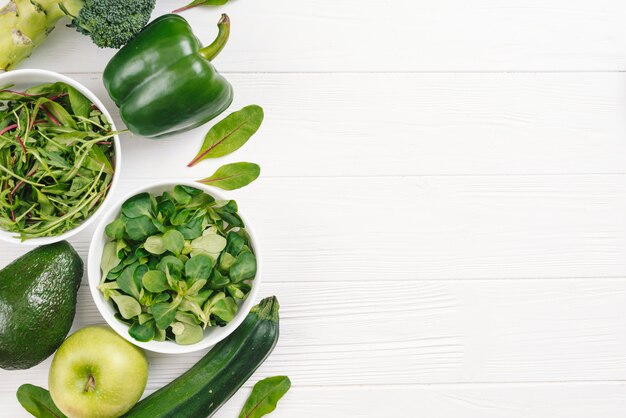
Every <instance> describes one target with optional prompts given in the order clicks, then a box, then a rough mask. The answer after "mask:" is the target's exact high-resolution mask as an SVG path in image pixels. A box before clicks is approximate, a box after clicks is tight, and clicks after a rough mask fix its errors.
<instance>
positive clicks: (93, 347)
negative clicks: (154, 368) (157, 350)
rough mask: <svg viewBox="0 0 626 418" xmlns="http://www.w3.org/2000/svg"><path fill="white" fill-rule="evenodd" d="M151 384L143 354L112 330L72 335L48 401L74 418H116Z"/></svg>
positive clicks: (58, 358)
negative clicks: (50, 399) (51, 401)
mask: <svg viewBox="0 0 626 418" xmlns="http://www.w3.org/2000/svg"><path fill="white" fill-rule="evenodd" d="M147 381H148V360H147V359H146V355H145V354H144V352H143V351H142V350H141V349H140V348H138V347H135V346H134V345H132V344H131V343H129V342H128V341H126V340H125V339H123V338H122V337H120V336H119V335H117V334H116V333H115V331H113V330H112V329H110V328H105V327H89V328H83V329H81V330H80V331H78V332H76V333H74V334H72V335H71V336H70V337H69V338H68V339H67V340H65V342H64V343H63V344H62V345H61V347H59V350H58V351H57V352H56V354H55V355H54V359H53V360H52V365H51V366H50V375H49V376H48V386H49V388H50V395H51V396H52V400H53V401H54V403H55V404H56V406H57V407H58V408H59V409H60V410H61V411H62V412H63V413H64V414H65V415H67V416H68V417H70V418H116V417H119V416H121V415H123V414H124V413H126V412H127V411H128V410H129V409H131V408H132V407H133V406H134V405H135V404H136V403H137V401H139V399H140V398H141V395H142V394H143V391H144V390H145V388H146V383H147Z"/></svg>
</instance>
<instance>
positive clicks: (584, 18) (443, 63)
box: [24, 0, 626, 87]
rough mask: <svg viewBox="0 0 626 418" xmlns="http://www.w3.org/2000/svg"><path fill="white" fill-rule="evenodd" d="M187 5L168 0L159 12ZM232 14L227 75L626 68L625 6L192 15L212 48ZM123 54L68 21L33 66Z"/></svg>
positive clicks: (307, 8)
mask: <svg viewBox="0 0 626 418" xmlns="http://www.w3.org/2000/svg"><path fill="white" fill-rule="evenodd" d="M185 3H187V0H176V1H167V2H166V1H159V2H158V5H157V10H156V11H155V13H154V16H157V15H160V14H163V13H166V12H168V11H170V10H171V9H172V8H174V7H177V6H181V5H183V4H185ZM222 11H226V12H228V13H229V14H230V16H231V18H232V21H233V31H232V37H231V41H230V43H229V45H228V48H227V49H226V50H225V51H224V52H223V53H222V55H221V56H220V57H219V58H218V59H217V60H216V64H217V66H218V68H220V69H221V70H222V71H238V72H259V71H263V72H303V71H304V72H320V71H321V72H328V71H349V72H363V71H402V72H405V71H485V70H487V71H572V70H576V71H583V70H584V71H619V70H624V69H626V52H625V50H624V48H623V45H624V44H625V43H626V27H625V26H624V25H623V20H622V17H623V11H624V9H623V2H622V1H620V0H598V1H594V2H589V1H585V0H548V1H546V0H475V1H472V2H467V1H465V0H440V1H429V2H415V1H412V0H397V1H394V2H391V3H390V2H371V1H369V2H363V1H359V0H343V1H341V2H337V1H333V0H313V1H308V2H305V3H302V2H294V1H291V0H275V1H272V2H239V1H233V2H231V3H230V4H228V5H226V6H224V7H222V8H218V9H208V8H207V9H202V8H198V9H196V10H194V11H193V12H192V11H189V12H187V13H185V14H184V16H185V17H187V18H188V19H189V20H190V21H191V23H192V25H193V27H194V28H195V31H196V33H197V35H198V36H199V37H200V38H201V40H202V41H203V42H205V43H207V42H209V41H210V40H211V38H212V37H213V36H215V32H216V30H215V26H214V24H215V23H216V22H217V19H218V16H219V13H220V12H222ZM113 52H114V51H113V50H100V49H98V48H97V47H95V46H94V45H92V44H91V43H90V40H89V39H88V38H85V37H83V36H81V35H79V34H77V33H75V32H74V31H73V30H72V29H68V28H64V27H63V25H58V27H57V29H56V30H55V31H54V32H53V33H52V35H51V36H50V39H49V40H47V41H46V44H45V46H43V47H41V48H39V49H38V50H37V51H36V52H35V54H34V55H33V57H32V58H31V59H30V60H29V61H28V62H27V63H25V64H24V67H25V68H26V67H29V68H47V69H54V70H58V71H65V72H68V71H70V72H73V71H77V68H79V69H80V71H98V72H99V71H102V69H103V68H104V66H105V65H106V62H107V61H108V59H109V58H110V57H111V56H112V55H113ZM77 63H80V65H78V66H77ZM364 87H365V86H364Z"/></svg>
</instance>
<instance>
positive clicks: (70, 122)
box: [39, 97, 78, 129]
mask: <svg viewBox="0 0 626 418" xmlns="http://www.w3.org/2000/svg"><path fill="white" fill-rule="evenodd" d="M39 100H41V101H42V104H41V108H42V109H43V110H44V111H45V113H46V114H47V115H48V119H50V121H51V122H52V123H54V122H55V121H56V123H54V124H55V125H56V124H57V123H60V124H61V125H63V126H69V127H70V128H73V129H78V125H76V122H75V121H74V118H73V117H72V115H70V114H69V112H68V111H67V110H65V108H64V107H63V106H61V105H60V104H58V103H57V102H53V101H52V100H49V99H46V98H45V97H41V98H40V99H39Z"/></svg>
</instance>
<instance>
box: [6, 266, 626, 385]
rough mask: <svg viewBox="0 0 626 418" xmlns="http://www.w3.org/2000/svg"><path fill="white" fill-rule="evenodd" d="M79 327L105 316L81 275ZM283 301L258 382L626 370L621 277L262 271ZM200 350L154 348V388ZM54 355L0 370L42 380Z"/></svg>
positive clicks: (570, 376) (490, 379) (430, 379)
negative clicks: (414, 277) (306, 278)
mask: <svg viewBox="0 0 626 418" xmlns="http://www.w3.org/2000/svg"><path fill="white" fill-rule="evenodd" d="M79 292H80V301H79V304H78V313H77V317H76V322H75V328H82V327H84V326H86V325H92V324H100V323H103V320H102V318H101V316H100V314H99V313H98V311H97V309H96V308H95V305H94V304H93V301H92V300H91V295H90V293H89V291H88V288H87V287H82V288H81V290H80V291H79ZM272 294H275V295H277V297H278V298H279V301H280V302H281V339H280V341H279V344H278V346H277V348H276V350H275V351H274V353H273V354H272V356H271V357H270V358H269V359H268V360H267V362H266V363H265V364H264V365H263V366H262V367H261V368H260V369H259V371H258V373H257V374H256V376H255V377H253V379H252V381H251V382H255V381H256V380H258V379H260V378H262V377H263V376H273V375H280V374H288V375H290V376H291V377H292V378H293V380H294V381H295V382H296V383H297V385H298V386H328V385H331V386H332V385H340V386H345V385H385V384H396V385H397V384H433V383H436V384H443V383H456V382H466V383H485V382H487V383H498V382H505V383H506V382H565V381H571V382H576V381H605V380H619V381H624V380H626V353H625V352H624V350H623V347H624V344H626V331H625V330H624V326H623V318H624V316H625V315H626V280H624V279H595V280H591V279H572V280H484V281H446V282H430V281H416V282H398V281H393V280H389V279H387V278H384V277H383V278H381V280H379V281H368V282H366V283H363V284H356V283H349V282H348V283H346V282H341V281H336V282H321V281H320V282H303V281H300V280H298V278H297V277H294V280H293V281H292V282H290V283H265V284H263V286H262V290H261V296H266V295H272ZM203 355H204V352H200V353H194V354H189V355H184V356H177V358H176V361H172V358H171V356H167V355H159V354H151V355H150V356H149V357H150V362H151V370H150V380H149V386H148V387H149V390H156V389H157V388H159V387H161V386H163V385H165V384H166V383H167V382H169V381H171V380H172V379H173V378H174V377H175V376H179V375H181V374H182V373H183V372H184V371H186V370H187V369H188V368H190V367H191V366H192V365H193V364H195V363H196V362H197V360H199V359H200V358H201V357H202V356H203ZM49 363H50V360H47V361H46V362H44V363H42V364H41V365H39V366H37V367H35V368H33V369H30V370H26V371H17V372H6V371H0V379H1V380H2V381H3V382H6V384H7V385H8V384H9V383H10V384H12V385H15V384H18V383H23V382H32V383H34V384H39V385H45V384H46V379H47V370H48V367H49Z"/></svg>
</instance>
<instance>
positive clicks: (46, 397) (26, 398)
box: [17, 384, 67, 418]
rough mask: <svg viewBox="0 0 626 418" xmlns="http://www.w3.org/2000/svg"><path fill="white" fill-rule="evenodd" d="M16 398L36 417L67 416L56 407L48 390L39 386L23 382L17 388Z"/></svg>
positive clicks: (55, 417) (61, 417) (56, 417)
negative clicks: (23, 383)
mask: <svg viewBox="0 0 626 418" xmlns="http://www.w3.org/2000/svg"><path fill="white" fill-rule="evenodd" d="M17 400H18V401H19V403H20V404H21V405H22V406H23V407H24V409H25V410H27V411H28V412H30V413H31V414H32V415H33V416H35V417H37V418H67V417H66V416H65V415H64V414H63V412H61V411H60V410H59V408H57V406H56V405H55V404H54V401H53V400H52V397H51V396H50V392H48V391H47V390H46V389H44V388H40V387H39V386H34V385H29V384H25V385H22V386H20V387H19V389H18V390H17Z"/></svg>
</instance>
